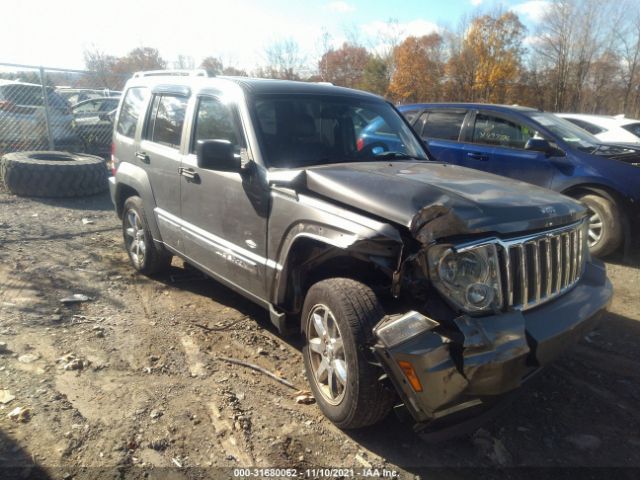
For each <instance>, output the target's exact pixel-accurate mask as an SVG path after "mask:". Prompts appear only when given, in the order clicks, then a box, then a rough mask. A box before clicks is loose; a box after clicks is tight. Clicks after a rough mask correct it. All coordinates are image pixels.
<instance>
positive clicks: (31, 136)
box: [0, 80, 84, 152]
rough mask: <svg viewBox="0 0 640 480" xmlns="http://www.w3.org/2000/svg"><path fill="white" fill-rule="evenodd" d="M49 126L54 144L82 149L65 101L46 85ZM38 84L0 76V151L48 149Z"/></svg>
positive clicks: (44, 117)
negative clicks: (1, 78)
mask: <svg viewBox="0 0 640 480" xmlns="http://www.w3.org/2000/svg"><path fill="white" fill-rule="evenodd" d="M46 92H47V100H48V105H49V120H50V122H49V126H50V128H51V136H52V137H53V142H54V148H55V149H57V150H69V151H71V152H79V151H82V149H83V148H84V145H83V143H82V140H81V139H80V138H79V137H78V135H77V134H76V133H75V132H74V131H73V127H72V120H73V115H72V114H71V110H70V108H69V104H68V103H67V102H66V101H65V100H64V99H63V98H62V97H60V96H59V95H58V94H57V93H56V92H55V91H54V90H53V89H52V88H50V87H47V88H46ZM48 138H49V132H48V130H47V122H46V116H45V104H44V100H43V94H42V86H41V85H37V84H33V83H25V82H19V81H14V80H0V151H1V152H10V151H15V150H42V149H49V141H48Z"/></svg>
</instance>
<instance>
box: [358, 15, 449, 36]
mask: <svg viewBox="0 0 640 480" xmlns="http://www.w3.org/2000/svg"><path fill="white" fill-rule="evenodd" d="M440 30H441V28H440V27H439V26H438V24H436V23H434V22H430V21H428V20H422V19H417V20H411V21H410V22H405V23H394V22H383V21H380V20H377V21H375V22H370V23H366V24H364V25H363V26H362V32H363V33H364V34H365V35H369V36H371V37H399V38H401V39H404V38H407V37H409V36H414V37H421V36H422V35H429V34H430V33H438V32H440Z"/></svg>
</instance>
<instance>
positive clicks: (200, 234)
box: [154, 207, 282, 270]
mask: <svg viewBox="0 0 640 480" xmlns="http://www.w3.org/2000/svg"><path fill="white" fill-rule="evenodd" d="M154 212H155V213H156V214H157V215H158V218H162V220H165V221H168V222H171V223H174V224H176V225H178V226H179V227H180V228H181V229H182V230H183V231H184V232H186V233H188V234H189V235H192V236H194V237H197V238H198V239H200V240H202V241H205V242H207V243H209V244H210V245H211V246H213V247H216V248H220V249H223V250H224V251H225V252H227V253H230V254H232V255H234V256H235V257H237V258H239V259H241V260H243V261H246V262H249V263H254V264H255V263H258V264H261V265H265V266H267V267H269V268H274V269H276V270H282V265H280V264H279V263H278V262H275V261H273V260H270V259H268V258H265V257H262V256H260V255H257V254H256V253H254V252H252V251H250V250H247V249H245V248H242V247H240V246H238V245H236V244H235V243H231V242H229V241H228V240H225V239H224V238H220V237H218V236H217V235H214V234H213V233H210V232H207V231H206V230H203V229H202V228H200V227H196V226H195V225H193V224H191V223H189V222H185V221H184V220H183V219H181V218H179V217H177V216H175V215H173V214H171V213H169V212H167V211H166V210H163V209H161V208H159V207H156V208H155V209H154Z"/></svg>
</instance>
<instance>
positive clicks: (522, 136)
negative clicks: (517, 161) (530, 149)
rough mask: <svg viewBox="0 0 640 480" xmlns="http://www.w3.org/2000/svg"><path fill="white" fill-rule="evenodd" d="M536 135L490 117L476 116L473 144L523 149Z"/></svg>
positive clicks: (514, 124)
mask: <svg viewBox="0 0 640 480" xmlns="http://www.w3.org/2000/svg"><path fill="white" fill-rule="evenodd" d="M537 135H538V132H536V131H535V130H533V129H531V128H529V127H526V126H524V125H520V124H518V123H515V122H512V121H510V120H506V119H504V118H500V117H495V116H492V115H485V114H482V113H480V114H478V115H476V120H475V124H474V128H473V143H479V144H483V145H495V146H499V147H507V148H519V149H524V147H525V145H526V143H527V141H528V140H529V139H531V138H534V137H536V136H537Z"/></svg>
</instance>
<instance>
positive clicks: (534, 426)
mask: <svg viewBox="0 0 640 480" xmlns="http://www.w3.org/2000/svg"><path fill="white" fill-rule="evenodd" d="M154 280H156V281H158V282H160V283H163V284H165V285H167V286H171V287H174V288H180V289H184V290H186V291H189V292H191V293H193V294H196V295H200V296H203V297H208V298H211V299H212V300H213V301H215V302H217V303H220V304H221V305H224V306H226V307H229V308H232V309H235V310H238V311H239V312H240V313H241V314H243V315H246V316H247V317H249V318H250V319H251V320H253V321H256V322H257V323H258V324H259V325H260V326H261V327H262V328H265V329H267V330H269V331H270V332H272V333H274V334H275V335H278V333H277V331H276V329H275V328H274V327H273V326H272V324H271V322H270V320H269V315H268V313H267V312H266V311H265V310H263V309H262V308H261V307H259V306H257V305H255V304H253V303H252V302H250V301H249V300H246V299H245V298H244V297H242V296H240V295H239V294H236V293H235V292H233V291H232V290H230V289H229V288H227V287H225V286H224V285H222V284H220V283H218V282H216V281H215V280H212V279H206V278H204V277H203V276H202V275H201V274H200V273H199V272H197V271H195V270H193V269H191V268H179V267H173V268H172V269H171V271H170V272H169V273H168V274H164V275H161V276H156V277H154ZM280 338H281V339H282V340H283V341H285V342H287V343H288V344H289V345H291V346H292V347H294V348H296V349H298V350H300V349H301V348H302V339H301V337H300V336H299V335H293V336H290V337H284V338H283V337H280ZM637 338H640V322H639V321H636V320H633V319H631V318H627V317H625V316H622V315H618V314H613V313H608V314H606V315H605V317H604V318H603V320H602V322H601V323H600V325H599V326H598V327H597V328H596V330H594V332H591V333H590V334H588V335H587V336H586V337H585V338H584V339H583V340H581V341H580V342H579V344H577V345H575V346H573V347H571V348H569V350H568V351H567V352H565V354H564V355H563V356H561V357H560V358H559V359H557V361H556V362H555V363H554V364H552V365H551V366H549V367H548V368H547V369H545V370H543V371H542V372H541V373H540V374H539V375H537V376H534V377H533V379H532V380H531V381H530V382H528V383H527V384H526V385H524V386H523V387H522V389H521V390H522V391H521V393H520V394H519V395H518V396H517V397H516V399H515V400H514V401H513V402H511V403H510V404H508V405H507V406H505V407H504V409H503V410H501V411H500V413H499V414H498V416H497V417H496V418H495V419H493V420H490V421H488V422H487V423H486V424H484V425H483V426H482V427H481V428H480V429H475V430H472V431H470V432H468V433H466V434H464V435H461V436H459V437H456V438H453V439H450V440H445V441H440V442H438V443H428V442H425V440H424V439H422V438H421V437H420V436H419V435H418V434H416V433H415V432H414V431H413V428H412V423H411V422H410V421H401V420H400V419H398V418H397V417H396V415H395V414H393V413H391V414H390V415H389V416H388V417H387V418H386V419H385V420H384V421H383V422H381V423H380V424H377V425H375V426H372V427H368V428H365V429H361V430H356V431H345V432H344V433H345V434H346V435H348V436H349V437H351V439H352V440H353V441H354V442H356V443H357V444H359V445H360V446H361V447H362V448H364V449H366V450H368V451H370V452H373V453H375V454H376V455H377V456H379V457H382V458H384V459H385V462H386V463H387V464H393V465H397V466H399V467H401V468H402V469H404V470H406V471H408V472H410V473H413V474H415V475H420V476H421V477H422V478H434V477H435V478H504V475H503V474H504V473H507V474H508V473H509V472H511V473H512V474H513V475H514V476H517V478H522V477H523V476H526V475H527V474H529V473H530V474H531V478H540V476H541V475H543V476H544V477H545V478H549V475H552V476H554V477H556V476H557V475H559V474H561V473H563V472H564V473H565V476H564V477H563V478H575V475H574V474H575V469H578V468H582V469H587V468H588V469H589V474H590V473H591V469H595V468H600V469H601V470H600V471H601V472H604V471H606V468H602V467H612V468H621V467H629V466H632V467H636V468H640V448H638V447H640V412H638V411H637V408H635V405H637V403H638V401H640V350H639V349H637ZM574 437H575V438H574ZM583 437H584V438H583ZM585 438H586V439H587V440H584V439H585ZM621 438H624V439H626V442H620V439H621ZM589 441H591V442H593V443H594V444H596V445H595V450H594V445H593V444H591V445H590V444H589ZM581 442H582V443H581ZM596 452H597V454H594V453H596ZM542 469H544V470H542ZM585 473H586V471H585ZM618 473H619V474H617V475H618V477H619V478H626V476H625V475H626V474H627V473H630V472H626V471H621V472H618ZM507 476H508V475H507ZM629 478H631V477H629Z"/></svg>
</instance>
